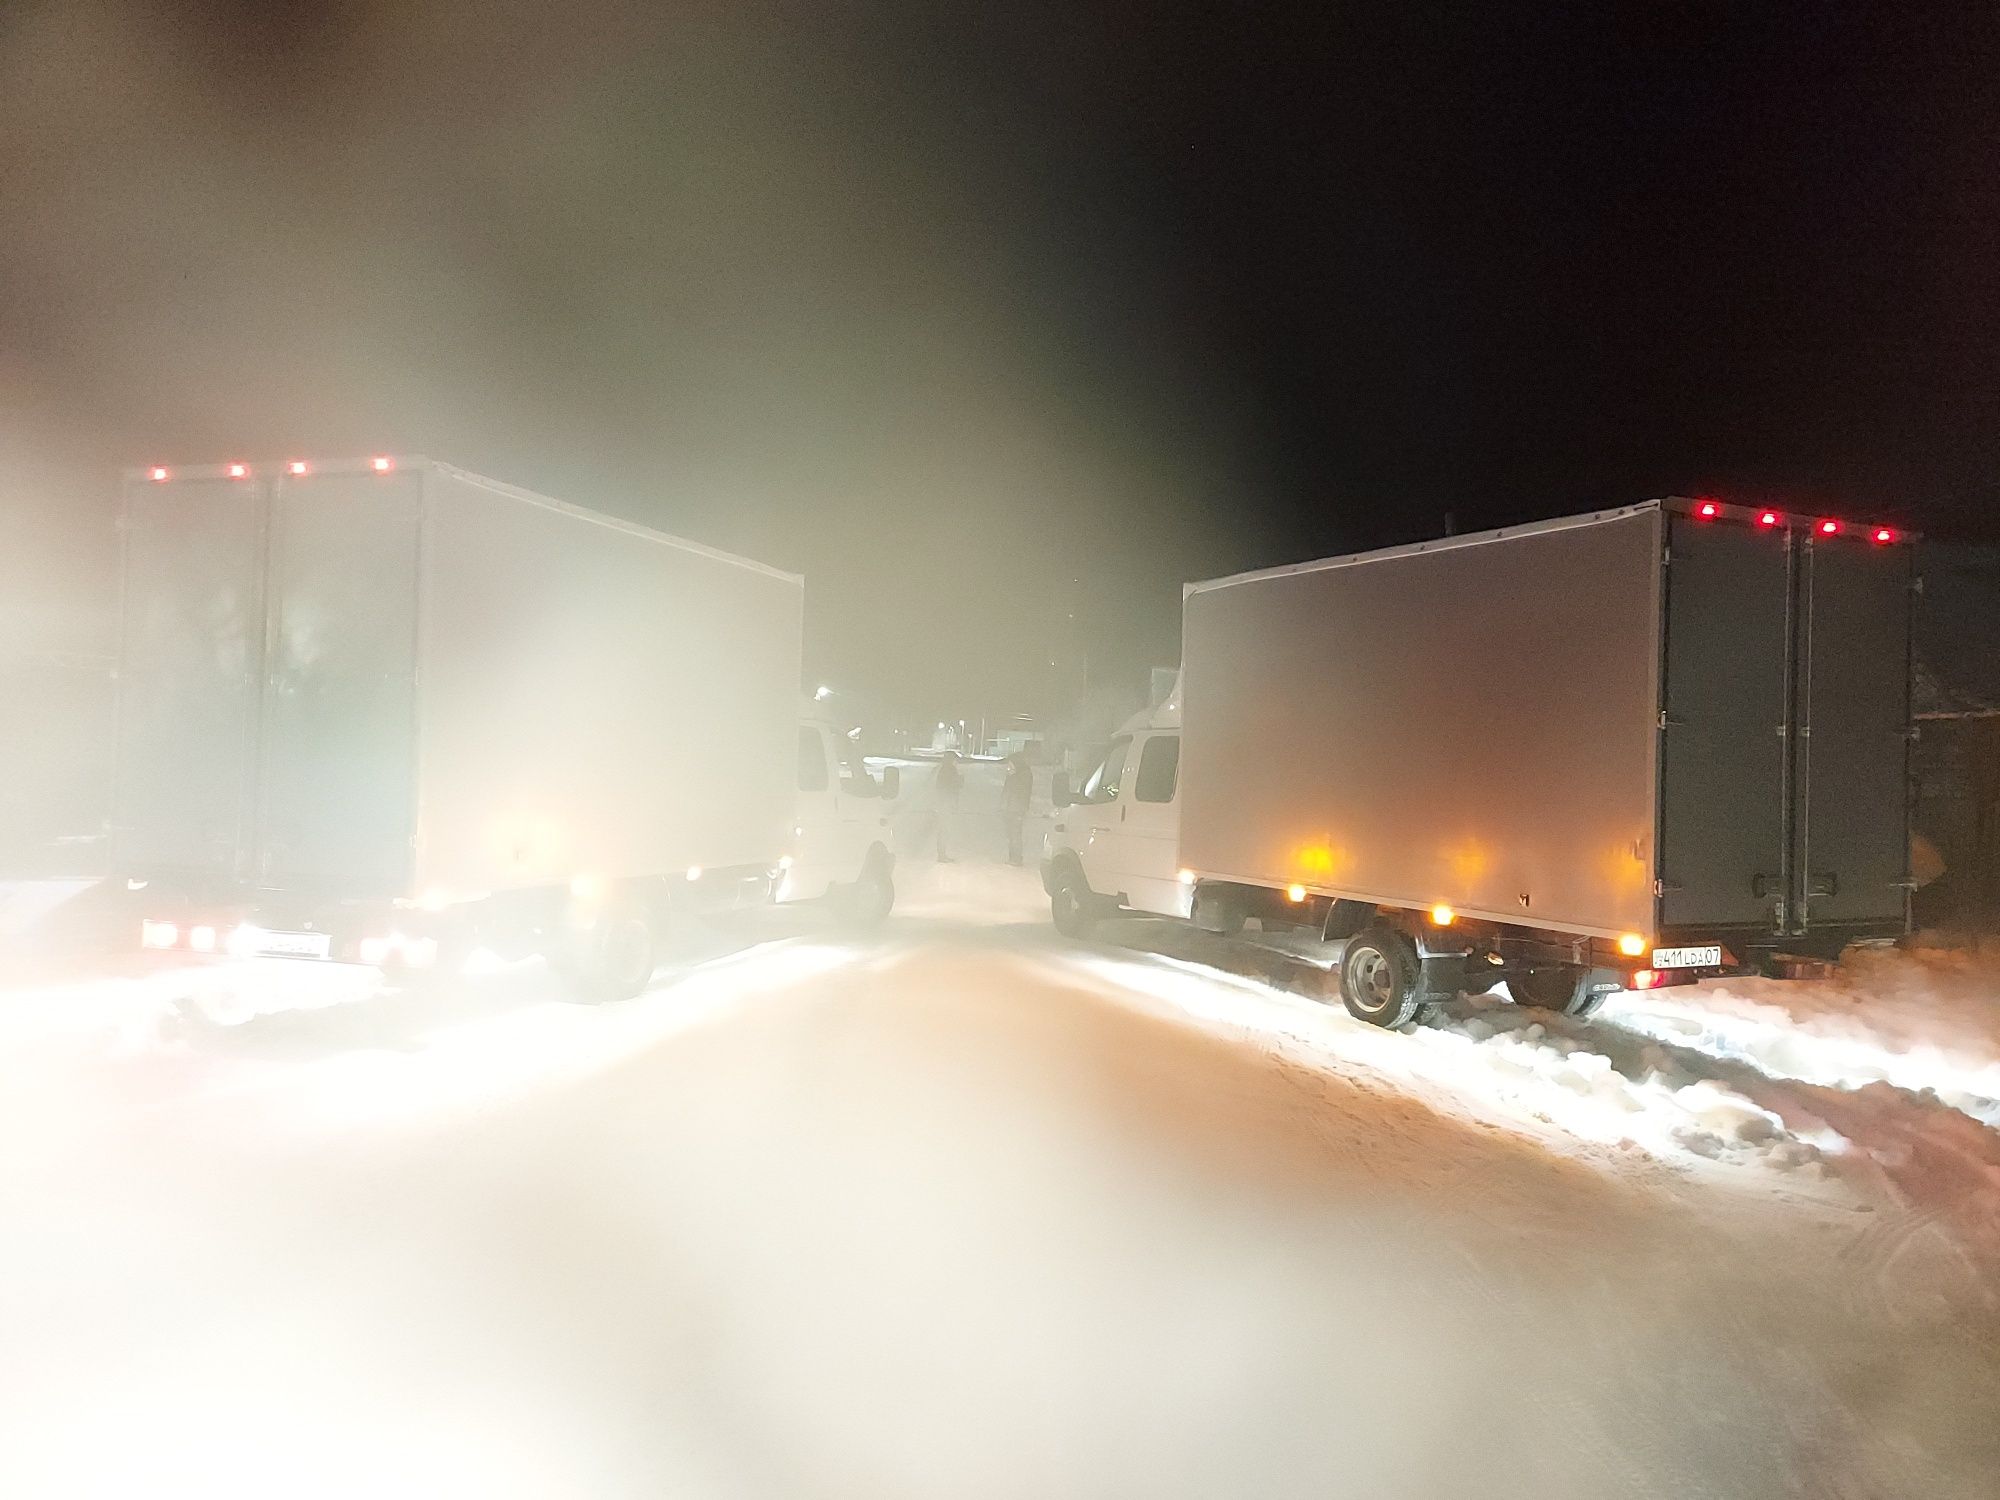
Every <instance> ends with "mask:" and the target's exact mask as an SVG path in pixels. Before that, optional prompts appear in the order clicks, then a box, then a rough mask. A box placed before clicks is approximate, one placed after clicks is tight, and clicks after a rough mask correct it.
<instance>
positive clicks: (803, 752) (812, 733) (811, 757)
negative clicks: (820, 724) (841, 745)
mask: <svg viewBox="0 0 2000 1500" xmlns="http://www.w3.org/2000/svg"><path fill="white" fill-rule="evenodd" d="M799 790H800V791H802V792H823V791H825V790H826V746H825V745H824V744H823V743H821V741H820V737H819V731H818V730H817V729H812V728H805V729H801V730H800V731H799Z"/></svg>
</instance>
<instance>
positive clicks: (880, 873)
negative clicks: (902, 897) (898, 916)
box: [833, 859, 896, 929]
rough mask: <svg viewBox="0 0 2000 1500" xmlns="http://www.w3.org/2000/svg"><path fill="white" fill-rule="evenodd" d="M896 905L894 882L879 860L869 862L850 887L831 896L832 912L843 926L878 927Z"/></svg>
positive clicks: (846, 886)
mask: <svg viewBox="0 0 2000 1500" xmlns="http://www.w3.org/2000/svg"><path fill="white" fill-rule="evenodd" d="M895 905H896V883H895V880H894V879H893V878H892V877H891V876H890V874H889V872H888V870H887V869H885V868H884V867H883V866H882V863H881V862H880V861H879V860H873V859H871V860H870V861H869V862H868V868H867V869H865V870H863V871H862V872H861V874H860V876H859V878H857V879H856V880H854V881H853V882H852V883H851V884H848V885H844V886H842V887H841V888H840V889H839V890H838V891H837V892H835V893H834V898H833V909H834V913H835V915H836V916H837V917H838V919H839V921H840V923H841V925H842V926H844V927H854V928H861V929H867V928H871V927H880V926H881V925H882V924H883V922H885V921H886V920H888V916H889V913H890V912H891V911H892V910H894V908H895Z"/></svg>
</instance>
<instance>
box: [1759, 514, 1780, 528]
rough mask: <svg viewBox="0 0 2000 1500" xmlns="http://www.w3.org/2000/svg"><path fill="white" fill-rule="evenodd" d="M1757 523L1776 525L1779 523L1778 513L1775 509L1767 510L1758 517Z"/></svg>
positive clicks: (1760, 524)
mask: <svg viewBox="0 0 2000 1500" xmlns="http://www.w3.org/2000/svg"><path fill="white" fill-rule="evenodd" d="M1757 524H1758V525H1759V526H1776V525H1777V524H1778V513H1777V512H1776V511H1775V510H1767V511H1765V512H1764V513H1763V514H1762V515H1761V516H1759V517H1757Z"/></svg>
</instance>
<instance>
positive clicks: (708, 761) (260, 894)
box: [113, 457, 894, 997]
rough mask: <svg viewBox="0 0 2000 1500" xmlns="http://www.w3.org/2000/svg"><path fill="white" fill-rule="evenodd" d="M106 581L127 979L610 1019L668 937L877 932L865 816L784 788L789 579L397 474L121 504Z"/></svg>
mask: <svg viewBox="0 0 2000 1500" xmlns="http://www.w3.org/2000/svg"><path fill="white" fill-rule="evenodd" d="M123 572H124V614H123V625H122V630H121V645H120V662H119V684H118V686H119V692H118V725H117V736H116V738H117V744H116V754H115V759H116V784H115V793H114V816H113V848H114V859H115V867H116V869H117V870H118V872H119V873H120V874H122V875H124V876H125V877H126V878H127V881H128V883H129V884H130V885H132V886H133V887H134V888H135V889H143V890H144V891H145V892H146V895H145V897H144V900H145V902H146V913H147V914H146V916H145V919H144V921H143V923H142V927H141V939H142V941H143V942H144V943H145V945H147V946H149V947H154V948H162V949H177V950H180V951H184V952H185V951H194V952H229V953H239V954H276V955H283V956H290V957H300V958H313V959H335V960H347V961H358V962H363V963H371V964H382V965H387V966H396V965H401V966H405V967H411V968H428V967H444V966H448V965H450V964H452V963H453V962H455V961H456V960H457V959H458V958H460V957H461V956H462V955H464V954H465V953H467V952H469V951H471V950H473V949H475V948H481V949H487V950H490V951H492V952H494V953H496V954H497V955H499V956H501V957H503V958H506V957H518V956H524V955H528V954H533V953H541V954H544V955H546V956H547V957H548V958H549V959H550V960H551V961H552V962H553V963H555V964H556V965H558V966H559V967H561V968H562V969H563V970H564V971H565V972H566V973H568V974H569V975H570V976H571V977H572V978H573V979H574V980H575V982H576V984H577V985H578V987H579V988H580V989H582V990H583V991H585V992H587V993H589V994H592V995H597V996H604V997H613V996H624V995H630V994H633V993H636V992H637V991H638V990H639V989H641V988H643V987H644V985H645V983H646V981H647V979H648V977H649V976H650V975H651V973H652V971H653V967H654V963H655V960H656V957H657V954H658V948H659V943H660V941H661V938H662V935H663V933H664V932H665V930H666V929H667V928H668V927H669V926H670V925H671V924H672V923H673V922H674V921H675V920H677V918H678V917H679V916H681V915H682V914H684V913H687V912H691V911H697V910H715V909H718V908H728V907H732V906H742V905H750V904H757V903H766V902H769V901H772V900H774V899H793V900H798V899H810V898H814V897H819V896H825V895H828V894H832V895H834V896H835V897H836V898H837V899H838V900H840V901H841V903H842V904H843V907H844V909H845V910H846V911H847V912H848V913H849V914H850V915H852V916H854V917H855V918H857V919H874V918H877V917H879V916H880V915H882V914H884V913H886V911H887V910H888V906H889V903H890V902H891V901H893V899H894V886H893V884H892V881H891V874H890V871H891V862H890V858H889V852H888V844H887V838H886V834H884V833H882V832H881V831H880V824H881V822H882V820H881V817H880V812H879V808H880V802H879V798H880V796H881V795H882V794H883V793H884V792H885V791H887V792H891V793H892V791H893V789H892V788H885V787H884V786H882V785H881V784H880V783H875V782H870V784H869V785H870V791H869V795H870V796H872V797H874V798H876V799H877V800H876V801H875V803H874V808H875V809H876V811H875V814H874V817H873V820H872V823H871V828H873V829H874V830H875V832H876V835H877V836H875V837H873V838H864V837H862V832H863V830H862V829H861V826H860V825H861V823H862V822H863V821H867V820H864V819H860V818H858V817H857V816H855V815H853V813H852V809H851V806H850V804H855V803H858V802H859V800H860V797H859V795H858V790H859V789H858V788H855V787H853V786H851V785H849V786H848V787H846V788H845V789H844V790H840V791H830V790H829V786H830V783H828V784H826V785H823V784H822V783H821V782H820V781H819V779H818V778H817V777H809V776H808V774H807V769H806V767H807V746H808V743H817V744H819V745H821V746H822V747H823V746H824V744H825V739H824V736H825V733H826V731H825V728H824V726H822V725H821V724H820V723H819V722H818V721H817V720H815V719H811V718H807V719H806V720H804V722H803V723H802V720H801V714H800V709H799V681H800V675H799V674H800V649H801V641H800V631H801V619H802V614H803V597H804V585H803V582H802V580H801V579H800V578H798V577H797V576H796V575H793V574H789V573H783V572H780V571H779V570H777V569H775V568H769V567H765V566H764V565H762V564H760V563H755V562H750V561H748V560H746V559H744V558H739V557H732V556H729V555H728V554H726V553H722V552H717V551H715V550H713V549H711V548H707V547H703V546H699V545H697V544H695V543H693V542H687V541H683V540H680V539H679V538H675V537H670V536H666V535H664V534H662V533H660V532H657V531H652V530H649V529H647V528H645V527H642V526H637V525H633V524H631V523H628V522H625V521H619V520H615V519H613V518H611V517H609V516H604V515H599V514H596V513H594V512H591V511H587V510H583V509H580V508H578V507H575V506H571V505H566V504H563V503H562V502H560V501H556V500H551V499H548V498H547V497H545V496H541V495H536V494H532V493H530V492H529V491H527V490H522V489H518V488H516V487H514V486H512V485H507V484H502V483H499V482H498V481H495V480H491V479H484V478H481V477H480V476H478V475H476V474H470V473H467V472H465V471H464V470H461V469H456V468H453V467H451V466H450V465H448V464H443V463H436V462H432V461H428V460H424V459H418V458H395V457H378V458H373V459H365V460H359V461H354V462H346V463H332V464H322V463H305V462H291V463H287V464H280V465H263V464H256V465H253V464H247V463H235V464H222V465H212V466H208V467H204V468H186V469H168V468H154V469H148V470H141V471H137V472H135V473H134V474H132V475H131V476H129V478H128V480H127V485H126V494H125V513H124V564H123ZM825 820H831V821H832V824H833V825H835V826H834V827H833V828H832V829H831V830H830V829H829V828H828V827H827V826H824V821H825ZM850 823H851V824H853V825H854V826H853V827H852V828H850V827H848V826H847V825H848V824H850ZM843 860H844V861H846V863H845V864H844V865H843V864H842V863H841V861H843Z"/></svg>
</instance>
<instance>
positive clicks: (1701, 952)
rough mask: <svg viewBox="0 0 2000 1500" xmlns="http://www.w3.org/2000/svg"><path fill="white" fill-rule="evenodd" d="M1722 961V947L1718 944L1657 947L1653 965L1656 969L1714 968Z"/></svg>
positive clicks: (1654, 952)
mask: <svg viewBox="0 0 2000 1500" xmlns="http://www.w3.org/2000/svg"><path fill="white" fill-rule="evenodd" d="M1721 963H1722V948H1721V945H1720V944H1717V945H1716V946H1715V947H1712V948H1655V949H1654V950H1653V967H1654V968H1656V969H1713V968H1717V967H1719V966H1720V965H1721Z"/></svg>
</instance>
